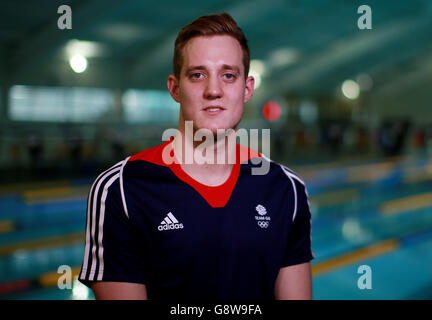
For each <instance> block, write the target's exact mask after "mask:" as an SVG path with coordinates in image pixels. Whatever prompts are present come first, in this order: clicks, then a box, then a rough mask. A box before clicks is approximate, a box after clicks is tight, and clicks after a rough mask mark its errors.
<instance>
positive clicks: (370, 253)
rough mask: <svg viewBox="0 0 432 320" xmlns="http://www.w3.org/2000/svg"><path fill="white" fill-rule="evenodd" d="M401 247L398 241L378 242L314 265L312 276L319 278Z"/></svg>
mask: <svg viewBox="0 0 432 320" xmlns="http://www.w3.org/2000/svg"><path fill="white" fill-rule="evenodd" d="M398 247H399V240H398V239H390V240H385V241H382V242H378V243H375V244H372V245H369V246H367V247H364V248H361V249H358V250H355V251H351V252H348V253H346V254H342V255H340V256H336V257H334V258H330V259H328V260H325V261H322V262H318V263H315V264H313V265H312V275H313V276H318V275H322V274H324V273H327V272H330V271H333V270H335V269H338V268H342V267H345V266H347V265H351V264H354V263H356V262H360V261H363V260H366V259H370V258H372V257H376V256H379V255H382V254H385V253H389V252H392V251H395V250H396V249H397V248H398Z"/></svg>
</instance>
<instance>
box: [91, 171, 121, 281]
mask: <svg viewBox="0 0 432 320" xmlns="http://www.w3.org/2000/svg"><path fill="white" fill-rule="evenodd" d="M119 176H120V172H119V173H117V174H115V175H114V176H112V177H111V179H109V180H108V182H107V183H106V184H105V186H104V189H103V192H102V199H101V209H100V215H99V236H98V248H99V252H98V258H99V271H98V277H97V280H102V276H103V270H104V261H103V244H102V240H103V223H104V219H105V201H106V198H107V196H108V188H109V187H110V186H111V185H112V184H113V182H114V181H115V180H117V178H118V177H119ZM93 277H94V275H92V274H91V273H90V280H93Z"/></svg>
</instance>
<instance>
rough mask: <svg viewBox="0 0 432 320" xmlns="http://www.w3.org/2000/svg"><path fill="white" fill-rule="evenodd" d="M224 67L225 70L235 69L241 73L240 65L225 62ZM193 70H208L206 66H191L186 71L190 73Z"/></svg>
mask: <svg viewBox="0 0 432 320" xmlns="http://www.w3.org/2000/svg"><path fill="white" fill-rule="evenodd" d="M222 69H223V70H234V71H235V72H237V73H240V68H239V67H238V66H232V65H229V64H223V65H222ZM192 70H207V68H206V67H205V66H190V67H188V68H186V70H185V72H186V73H189V72H191V71H192Z"/></svg>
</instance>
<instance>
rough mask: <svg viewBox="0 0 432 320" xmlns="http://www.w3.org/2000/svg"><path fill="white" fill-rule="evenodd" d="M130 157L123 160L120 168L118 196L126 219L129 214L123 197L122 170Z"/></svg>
mask: <svg viewBox="0 0 432 320" xmlns="http://www.w3.org/2000/svg"><path fill="white" fill-rule="evenodd" d="M129 158H130V157H127V158H126V159H124V160H123V164H122V166H121V169H120V194H121V199H122V203H123V209H124V212H125V214H126V217H128V218H129V212H128V209H127V205H126V199H125V195H124V189H123V168H124V167H125V165H126V163H127V162H128V161H129Z"/></svg>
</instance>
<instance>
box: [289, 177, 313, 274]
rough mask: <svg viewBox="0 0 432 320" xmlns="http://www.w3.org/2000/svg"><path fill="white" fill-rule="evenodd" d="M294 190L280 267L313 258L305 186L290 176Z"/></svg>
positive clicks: (309, 215) (309, 212)
mask: <svg viewBox="0 0 432 320" xmlns="http://www.w3.org/2000/svg"><path fill="white" fill-rule="evenodd" d="M291 179H292V182H293V187H294V186H295V188H296V190H295V192H294V195H296V196H297V201H296V203H295V205H294V210H295V211H294V212H293V221H292V223H291V226H290V228H289V231H288V237H287V246H286V251H285V255H284V259H283V262H282V267H288V266H291V265H296V264H301V263H305V262H309V261H310V260H312V259H313V258H314V255H313V252H312V219H311V211H310V207H309V199H308V194H307V189H306V186H305V185H304V183H303V182H300V181H299V180H297V179H295V178H291Z"/></svg>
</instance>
